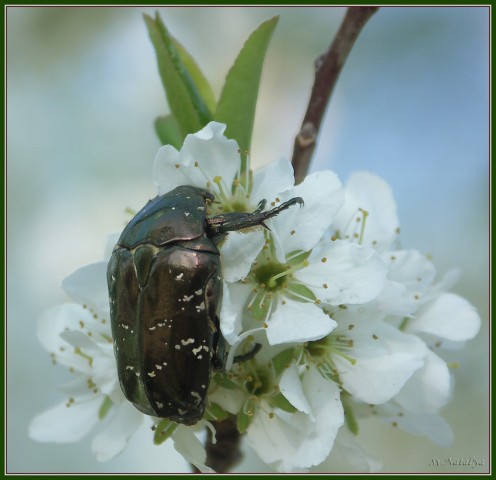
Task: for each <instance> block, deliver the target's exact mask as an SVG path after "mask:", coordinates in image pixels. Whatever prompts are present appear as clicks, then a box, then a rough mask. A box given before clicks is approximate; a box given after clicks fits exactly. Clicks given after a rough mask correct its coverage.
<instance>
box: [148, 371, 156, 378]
mask: <svg viewBox="0 0 496 480" xmlns="http://www.w3.org/2000/svg"><path fill="white" fill-rule="evenodd" d="M148 376H149V377H152V378H153V377H156V375H155V372H148Z"/></svg>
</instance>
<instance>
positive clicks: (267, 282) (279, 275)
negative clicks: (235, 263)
mask: <svg viewBox="0 0 496 480" xmlns="http://www.w3.org/2000/svg"><path fill="white" fill-rule="evenodd" d="M291 271H292V269H291V268H290V267H289V266H288V265H285V264H283V263H277V262H270V263H264V264H262V265H260V266H258V267H257V268H256V269H255V271H254V275H255V282H256V283H257V284H258V285H260V286H261V287H262V288H265V289H266V290H268V291H271V292H272V291H274V290H278V289H280V288H284V287H285V286H286V278H285V277H286V276H287V275H288V274H289V272H291Z"/></svg>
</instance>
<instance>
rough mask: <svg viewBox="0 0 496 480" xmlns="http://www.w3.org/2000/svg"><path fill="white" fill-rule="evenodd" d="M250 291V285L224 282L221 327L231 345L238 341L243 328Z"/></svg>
mask: <svg viewBox="0 0 496 480" xmlns="http://www.w3.org/2000/svg"><path fill="white" fill-rule="evenodd" d="M250 292H251V287H250V286H249V285H245V284H242V283H225V282H224V288H223V294H222V306H221V311H220V329H221V331H222V335H223V336H224V338H225V339H226V340H227V341H228V342H229V344H231V345H232V344H234V343H236V341H237V340H238V336H239V334H240V333H241V330H242V328H243V325H242V318H243V317H242V314H243V309H244V306H245V303H246V299H247V298H248V295H249V294H250Z"/></svg>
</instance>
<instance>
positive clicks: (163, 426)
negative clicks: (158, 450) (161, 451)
mask: <svg viewBox="0 0 496 480" xmlns="http://www.w3.org/2000/svg"><path fill="white" fill-rule="evenodd" d="M176 428H177V423H174V422H171V421H170V420H167V419H164V420H162V421H161V422H159V423H158V424H157V425H156V427H155V434H154V435H153V443H154V444H155V445H160V444H161V443H163V442H165V441H166V440H167V439H168V438H169V437H170V436H171V435H172V434H173V433H174V430H175V429H176Z"/></svg>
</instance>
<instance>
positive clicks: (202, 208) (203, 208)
mask: <svg viewBox="0 0 496 480" xmlns="http://www.w3.org/2000/svg"><path fill="white" fill-rule="evenodd" d="M196 209H197V210H205V207H197V208H196Z"/></svg>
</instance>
